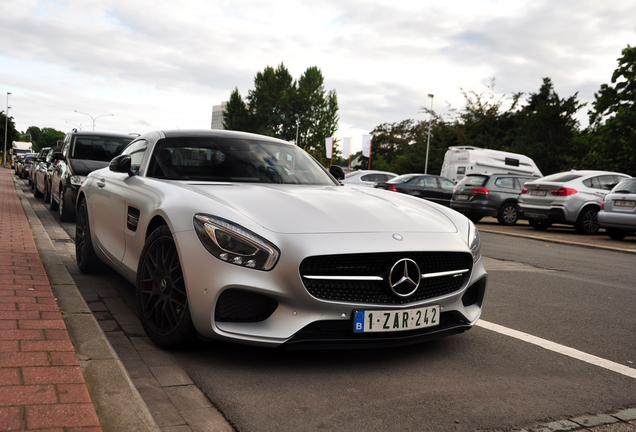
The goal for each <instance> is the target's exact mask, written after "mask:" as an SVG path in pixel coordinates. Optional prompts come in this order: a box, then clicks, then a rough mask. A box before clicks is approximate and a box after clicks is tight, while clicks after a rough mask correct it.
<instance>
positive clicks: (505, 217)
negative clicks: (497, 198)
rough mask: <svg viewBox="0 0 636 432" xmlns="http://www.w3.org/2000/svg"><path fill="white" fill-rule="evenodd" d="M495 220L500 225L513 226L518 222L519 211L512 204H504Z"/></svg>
mask: <svg viewBox="0 0 636 432" xmlns="http://www.w3.org/2000/svg"><path fill="white" fill-rule="evenodd" d="M497 220H498V221H499V223H500V224H501V225H514V224H516V223H517V220H519V209H518V208H517V206H516V205H515V204H513V203H506V204H504V205H503V206H502V207H501V209H500V210H499V214H498V215H497Z"/></svg>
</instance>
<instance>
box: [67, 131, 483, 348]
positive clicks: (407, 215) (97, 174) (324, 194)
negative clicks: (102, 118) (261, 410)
mask: <svg viewBox="0 0 636 432" xmlns="http://www.w3.org/2000/svg"><path fill="white" fill-rule="evenodd" d="M333 172H334V173H335V174H336V176H339V175H340V174H341V171H340V172H338V170H334V171H333ZM75 244H76V254H77V263H78V265H79V267H80V269H81V270H82V271H83V272H90V271H94V270H97V269H98V268H99V267H100V265H101V263H106V264H108V265H109V266H111V267H112V268H114V269H115V270H117V271H118V272H119V273H121V274H122V275H123V276H125V277H126V278H127V279H128V280H130V281H131V282H132V283H134V284H135V285H136V290H137V299H138V304H139V315H140V319H141V322H142V324H143V326H144V329H145V330H146V332H147V334H148V337H149V338H150V339H152V340H153V341H154V342H155V343H156V344H158V345H161V346H164V347H177V346H179V345H182V344H186V343H189V342H192V341H193V340H195V338H196V337H197V335H198V336H199V337H202V338H212V339H225V340H232V341H236V342H241V343H249V344H255V345H263V346H272V347H275V346H280V345H285V346H287V347H310V346H314V345H319V346H320V347H338V346H345V347H350V346H381V345H391V344H393V345H401V344H408V343H414V342H418V341H421V340H425V339H429V338H436V337H440V336H444V335H449V334H453V333H459V332H463V331H465V330H468V329H470V328H471V327H472V326H473V325H474V324H475V322H476V321H477V320H478V319H479V317H480V315H481V308H482V303H483V299H484V294H485V291H486V281H487V275H486V271H485V269H484V266H483V264H482V260H481V252H480V238H479V232H478V231H477V229H476V228H475V225H473V223H472V222H470V221H469V220H468V219H467V218H466V217H464V216H462V215H461V214H459V213H457V212H455V211H454V210H451V209H448V208H445V207H442V206H439V205H436V204H434V203H431V202H428V201H425V200H422V199H419V198H414V197H411V196H408V195H405V194H396V193H392V192H387V191H384V190H378V189H370V188H366V187H342V186H340V185H339V183H338V181H337V180H336V179H335V178H334V176H332V175H330V173H329V172H328V171H327V170H325V169H324V168H323V167H322V166H321V165H320V164H319V163H317V162H316V161H315V160H314V159H313V158H312V157H311V156H310V155H309V154H307V153H306V152H304V151H303V150H301V149H300V148H298V147H296V146H294V145H292V144H289V143H287V142H285V141H281V140H278V139H273V138H269V137H264V136H260V135H253V134H247V133H240V132H231V131H211V130H206V131H184V130H178V131H159V132H151V133H148V134H145V135H142V136H140V137H138V138H136V139H135V140H134V141H132V142H131V143H130V144H129V145H128V146H127V147H126V149H125V150H124V151H123V153H122V154H121V155H120V156H118V157H116V158H115V159H113V160H112V161H111V163H110V166H109V167H108V168H104V169H101V170H98V171H94V172H93V173H91V174H90V175H89V176H88V178H87V179H86V181H85V182H84V184H83V186H82V188H81V189H80V191H79V194H78V200H77V234H76V242H75Z"/></svg>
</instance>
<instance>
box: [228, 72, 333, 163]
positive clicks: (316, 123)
mask: <svg viewBox="0 0 636 432" xmlns="http://www.w3.org/2000/svg"><path fill="white" fill-rule="evenodd" d="M224 127H225V128H226V129H233V130H240V131H245V132H254V133H259V134H263V135H268V136H273V137H277V138H280V139H283V140H286V141H292V140H294V141H295V140H296V135H297V133H298V143H297V144H298V145H299V146H300V147H303V148H304V149H305V150H307V151H308V152H309V153H311V154H312V155H313V156H314V157H315V158H316V159H318V160H319V161H320V162H321V163H323V164H326V163H327V158H326V151H325V139H326V138H328V137H331V136H333V134H334V133H335V131H336V130H337V128H338V100H337V96H336V92H335V91H334V90H331V91H328V92H327V91H325V88H324V77H323V76H322V73H321V71H320V69H318V68H317V67H315V66H312V67H309V68H307V70H306V71H305V72H304V73H303V74H302V75H301V76H300V78H299V79H298V80H294V79H293V77H292V76H291V74H290V73H289V71H288V70H287V68H286V67H285V65H284V64H282V63H281V64H280V65H279V66H278V67H277V68H276V69H274V68H272V67H270V66H268V67H266V68H265V69H264V70H263V71H262V72H258V73H257V74H256V76H255V78H254V89H253V90H249V91H248V96H247V104H246V103H245V102H244V101H243V99H242V97H241V95H240V93H239V91H238V89H235V90H234V91H233V92H232V94H231V95H230V100H229V101H228V104H227V106H226V111H225V114H224ZM334 147H335V146H334ZM336 153H337V150H336Z"/></svg>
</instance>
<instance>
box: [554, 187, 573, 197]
mask: <svg viewBox="0 0 636 432" xmlns="http://www.w3.org/2000/svg"><path fill="white" fill-rule="evenodd" d="M550 193H551V194H552V195H554V196H568V195H574V194H575V193H576V189H571V188H559V189H552V190H551V191H550Z"/></svg>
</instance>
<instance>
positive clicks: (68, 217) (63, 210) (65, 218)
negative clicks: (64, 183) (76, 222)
mask: <svg viewBox="0 0 636 432" xmlns="http://www.w3.org/2000/svg"><path fill="white" fill-rule="evenodd" d="M64 195H65V194H64V188H60V202H59V203H58V211H59V212H60V220H61V221H62V222H70V221H72V220H73V214H72V213H71V212H70V211H69V210H68V208H67V206H66V205H64Z"/></svg>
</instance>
